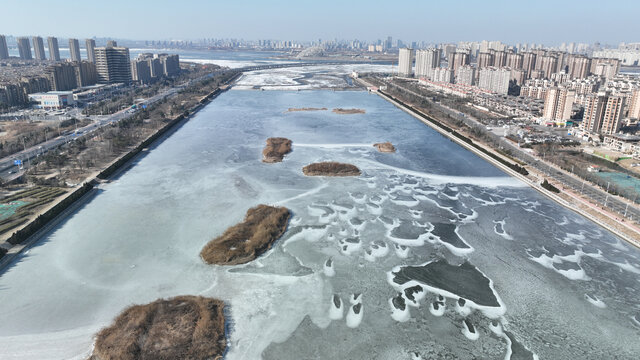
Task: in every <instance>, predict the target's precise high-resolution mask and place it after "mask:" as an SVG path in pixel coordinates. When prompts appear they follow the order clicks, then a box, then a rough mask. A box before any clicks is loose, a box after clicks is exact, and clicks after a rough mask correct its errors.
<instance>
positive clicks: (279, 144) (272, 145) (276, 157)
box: [262, 137, 291, 163]
mask: <svg viewBox="0 0 640 360" xmlns="http://www.w3.org/2000/svg"><path fill="white" fill-rule="evenodd" d="M290 152H291V140H289V139H287V138H282V137H275V138H268V139H267V145H266V146H265V147H264V150H262V161H263V162H266V163H275V162H281V161H282V159H283V158H284V156H285V155H286V154H288V153H290Z"/></svg>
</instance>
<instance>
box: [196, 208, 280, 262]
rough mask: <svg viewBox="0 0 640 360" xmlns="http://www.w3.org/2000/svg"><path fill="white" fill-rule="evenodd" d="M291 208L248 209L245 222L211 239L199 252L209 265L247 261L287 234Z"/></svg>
mask: <svg viewBox="0 0 640 360" xmlns="http://www.w3.org/2000/svg"><path fill="white" fill-rule="evenodd" d="M289 217H290V213H289V209H287V208H285V207H274V206H268V205H258V206H256V207H254V208H251V209H249V210H248V211H247V215H246V216H245V217H244V221H243V222H241V223H239V224H236V225H234V226H232V227H230V228H229V229H227V231H225V232H224V234H222V236H220V237H217V238H215V239H213V240H211V241H210V242H209V243H208V244H207V245H206V246H205V247H204V248H203V249H202V251H201V252H200V256H201V257H202V259H203V260H204V261H205V262H206V263H208V264H216V265H237V264H245V263H248V262H249V261H252V260H254V259H255V258H257V257H258V256H260V255H262V254H263V253H264V252H265V251H267V250H268V249H270V248H271V246H272V245H273V243H274V242H275V241H276V240H277V239H278V238H279V237H280V236H282V234H284V232H285V230H286V229H287V223H288V222H289Z"/></svg>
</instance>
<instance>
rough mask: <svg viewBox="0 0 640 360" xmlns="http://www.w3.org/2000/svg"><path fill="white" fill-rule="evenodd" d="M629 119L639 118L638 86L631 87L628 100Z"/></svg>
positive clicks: (639, 98) (639, 90)
mask: <svg viewBox="0 0 640 360" xmlns="http://www.w3.org/2000/svg"><path fill="white" fill-rule="evenodd" d="M627 117H629V118H631V119H640V88H636V89H633V91H632V92H631V99H630V100H629V115H627Z"/></svg>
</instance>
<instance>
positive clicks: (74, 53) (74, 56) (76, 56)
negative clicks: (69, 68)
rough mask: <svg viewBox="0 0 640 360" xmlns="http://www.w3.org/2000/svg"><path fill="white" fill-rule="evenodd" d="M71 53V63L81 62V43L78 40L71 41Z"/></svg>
mask: <svg viewBox="0 0 640 360" xmlns="http://www.w3.org/2000/svg"><path fill="white" fill-rule="evenodd" d="M69 51H70V52H71V61H80V60H81V58H80V43H79V42H78V39H69Z"/></svg>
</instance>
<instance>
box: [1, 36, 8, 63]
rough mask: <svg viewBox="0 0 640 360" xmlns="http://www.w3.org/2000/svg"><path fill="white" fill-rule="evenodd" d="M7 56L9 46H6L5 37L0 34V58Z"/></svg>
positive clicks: (6, 57)
mask: <svg viewBox="0 0 640 360" xmlns="http://www.w3.org/2000/svg"><path fill="white" fill-rule="evenodd" d="M8 58H9V48H8V47H7V38H6V37H5V36H4V35H0V60H2V59H8Z"/></svg>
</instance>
